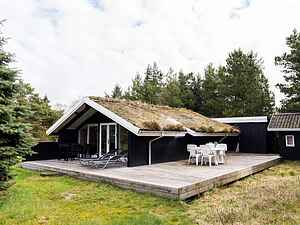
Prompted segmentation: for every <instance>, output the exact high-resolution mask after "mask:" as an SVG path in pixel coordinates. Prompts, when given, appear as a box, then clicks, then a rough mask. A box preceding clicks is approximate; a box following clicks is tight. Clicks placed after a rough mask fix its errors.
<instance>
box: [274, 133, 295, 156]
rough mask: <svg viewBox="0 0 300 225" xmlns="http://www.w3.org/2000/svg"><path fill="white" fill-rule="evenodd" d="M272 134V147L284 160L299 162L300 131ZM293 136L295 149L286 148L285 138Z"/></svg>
mask: <svg viewBox="0 0 300 225" xmlns="http://www.w3.org/2000/svg"><path fill="white" fill-rule="evenodd" d="M271 133H272V146H273V148H275V150H276V151H277V152H278V153H279V154H280V155H281V156H282V157H283V158H285V159H290V160H300V131H293V132H292V131H290V132H288V131H280V132H271ZM286 135H294V141H295V147H286V143H285V136H286Z"/></svg>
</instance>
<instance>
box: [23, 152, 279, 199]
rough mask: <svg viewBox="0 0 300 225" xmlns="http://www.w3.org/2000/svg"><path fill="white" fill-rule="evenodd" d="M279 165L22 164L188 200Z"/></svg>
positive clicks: (245, 157)
mask: <svg viewBox="0 0 300 225" xmlns="http://www.w3.org/2000/svg"><path fill="white" fill-rule="evenodd" d="M279 161H280V157H279V156H278V155H263V154H246V153H231V154H228V156H227V160H226V164H224V165H219V166H212V167H208V166H198V167H197V166H195V165H187V161H177V162H168V163H161V164H153V165H151V166H139V167H122V168H109V169H104V170H103V169H90V168H86V167H83V166H81V165H80V164H79V162H78V161H63V160H43V161H28V162H23V163H22V167H23V168H27V169H32V170H50V171H56V172H59V173H63V174H67V175H69V176H72V177H77V178H81V179H87V180H93V181H105V182H109V183H111V184H114V185H117V186H120V187H123V188H128V189H132V190H136V191H139V192H150V193H153V194H156V195H159V196H164V197H169V198H176V199H187V198H189V197H192V196H195V195H198V194H200V193H202V192H205V191H207V190H209V189H211V188H213V187H216V186H220V185H224V184H227V183H230V182H233V181H236V180H238V179H241V178H243V177H246V176H249V175H251V174H253V173H256V172H259V171H261V170H264V169H266V168H268V167H271V166H273V165H275V164H277V163H278V162H279Z"/></svg>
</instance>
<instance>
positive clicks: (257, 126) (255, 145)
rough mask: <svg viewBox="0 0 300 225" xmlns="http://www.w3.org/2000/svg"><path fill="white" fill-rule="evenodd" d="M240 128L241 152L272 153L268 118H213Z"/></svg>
mask: <svg viewBox="0 0 300 225" xmlns="http://www.w3.org/2000/svg"><path fill="white" fill-rule="evenodd" d="M213 120H216V121H218V122H222V123H227V124H230V125H232V126H234V127H237V128H239V130H240V135H239V149H238V151H239V152H245V153H270V151H269V149H268V134H267V126H268V118H267V116H251V117H224V118H213Z"/></svg>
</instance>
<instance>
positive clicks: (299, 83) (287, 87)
mask: <svg viewBox="0 0 300 225" xmlns="http://www.w3.org/2000/svg"><path fill="white" fill-rule="evenodd" d="M286 45H287V46H288V47H289V51H288V52H285V53H284V54H283V55H282V56H277V57H275V64H276V65H278V66H281V67H282V72H283V73H284V76H283V77H284V80H285V82H284V83H280V84H277V87H278V88H279V89H280V91H281V92H282V93H283V94H284V95H285V96H286V97H285V98H284V99H283V100H282V101H281V104H282V107H281V111H284V112H300V33H298V32H297V30H293V33H292V34H291V35H290V36H289V37H287V39H286Z"/></svg>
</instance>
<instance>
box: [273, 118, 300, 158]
mask: <svg viewBox="0 0 300 225" xmlns="http://www.w3.org/2000/svg"><path fill="white" fill-rule="evenodd" d="M268 131H269V132H271V133H272V142H273V143H272V146H273V148H275V149H276V150H277V151H278V152H279V153H280V155H282V156H283V157H284V158H287V159H298V160H299V159H300V113H277V114H274V115H273V116H272V118H271V120H270V123H269V125H268Z"/></svg>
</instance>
